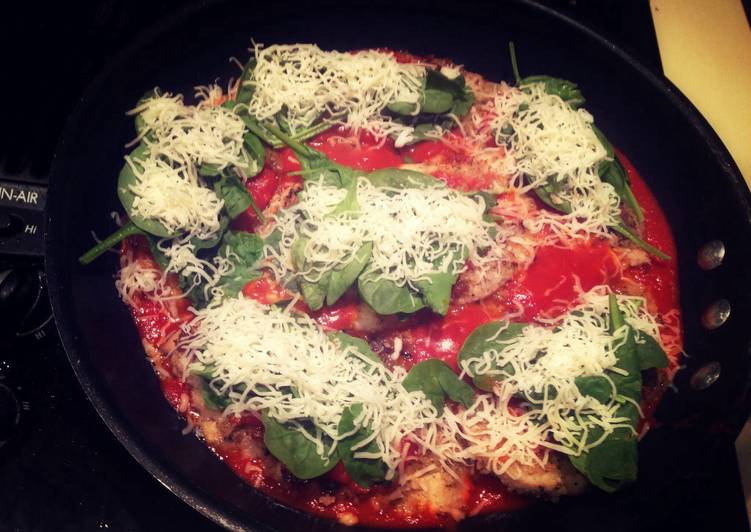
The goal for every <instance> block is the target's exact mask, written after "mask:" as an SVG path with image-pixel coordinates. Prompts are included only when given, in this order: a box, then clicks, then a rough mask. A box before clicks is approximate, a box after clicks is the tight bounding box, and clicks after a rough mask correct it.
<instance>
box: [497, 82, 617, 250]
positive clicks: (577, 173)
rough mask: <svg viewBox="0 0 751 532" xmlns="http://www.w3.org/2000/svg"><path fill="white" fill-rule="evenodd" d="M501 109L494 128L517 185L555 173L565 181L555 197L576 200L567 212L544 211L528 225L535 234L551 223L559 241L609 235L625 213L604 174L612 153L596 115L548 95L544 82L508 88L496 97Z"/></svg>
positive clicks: (529, 184) (530, 184)
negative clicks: (602, 169)
mask: <svg viewBox="0 0 751 532" xmlns="http://www.w3.org/2000/svg"><path fill="white" fill-rule="evenodd" d="M495 112H496V116H495V117H494V119H493V121H492V128H493V130H494V131H495V134H496V142H497V143H498V144H503V145H507V146H508V148H509V151H508V156H509V157H510V158H511V160H512V161H513V164H514V176H515V186H516V188H518V189H519V190H520V191H523V192H526V191H531V190H532V189H534V188H536V187H537V186H539V185H541V184H544V183H545V182H546V181H547V180H548V179H549V178H551V176H553V177H552V179H555V180H556V181H557V182H558V183H560V185H561V191H560V192H559V193H558V194H556V195H555V196H554V197H553V198H552V199H553V201H554V202H561V203H563V202H568V203H569V204H570V208H571V212H570V213H567V214H560V213H557V212H553V211H551V210H549V209H541V210H539V211H538V212H537V213H536V214H535V216H533V217H531V218H530V219H528V220H527V221H526V222H525V226H526V227H527V228H528V229H529V230H531V231H533V232H540V231H542V229H543V228H544V227H549V228H550V229H552V234H553V236H554V239H553V241H555V240H558V241H560V240H564V241H566V240H571V239H581V238H587V237H589V236H591V235H598V236H602V237H608V236H609V231H608V227H609V226H612V225H615V223H616V221H617V220H618V217H619V216H620V198H619V197H618V194H616V192H615V189H614V188H613V187H612V185H610V184H608V183H604V182H602V181H601V180H600V177H599V175H598V171H597V169H598V165H599V164H600V162H602V161H604V160H606V157H607V153H606V151H605V148H604V147H603V145H602V143H601V142H600V140H599V139H598V138H597V136H596V135H595V133H594V130H593V129H592V125H593V122H594V120H593V118H592V115H591V114H590V113H589V112H587V111H586V110H585V109H583V108H580V109H576V110H574V109H571V108H570V107H569V105H568V104H567V103H566V102H565V101H564V100H563V99H561V98H560V96H557V95H552V94H547V93H546V92H545V88H544V85H543V84H542V83H531V84H528V85H525V86H524V87H522V88H521V90H520V89H517V88H511V87H505V88H504V90H503V91H500V92H499V93H498V95H497V96H496V98H495ZM509 128H510V129H509Z"/></svg>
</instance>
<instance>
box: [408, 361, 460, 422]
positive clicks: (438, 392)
mask: <svg viewBox="0 0 751 532" xmlns="http://www.w3.org/2000/svg"><path fill="white" fill-rule="evenodd" d="M402 386H404V388H405V389H406V390H407V391H409V392H417V391H420V392H423V393H424V394H425V397H427V398H428V399H429V400H430V402H431V403H433V406H435V408H436V410H438V413H439V414H441V413H443V406H444V403H445V402H446V397H448V398H449V399H451V400H453V401H457V402H459V403H461V404H462V405H464V406H465V407H466V408H469V407H470V406H472V401H473V399H474V392H473V391H472V387H471V386H470V385H469V384H467V383H466V382H464V381H463V380H461V379H460V378H459V377H458V376H457V375H456V373H454V372H453V370H452V369H451V368H450V367H449V365H448V364H446V363H445V362H444V361H442V360H438V359H436V358H432V359H430V360H425V361H424V362H420V363H419V364H416V365H415V366H413V367H412V369H410V370H409V373H408V374H407V376H406V377H405V378H404V380H403V381H402Z"/></svg>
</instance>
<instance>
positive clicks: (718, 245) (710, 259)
mask: <svg viewBox="0 0 751 532" xmlns="http://www.w3.org/2000/svg"><path fill="white" fill-rule="evenodd" d="M724 258H725V244H723V243H722V241H721V240H710V241H709V242H707V243H706V244H704V246H702V248H701V249H700V250H699V253H697V255H696V262H697V263H698V264H699V268H701V269H702V270H714V269H715V268H717V267H718V266H719V265H720V264H722V261H723V259H724Z"/></svg>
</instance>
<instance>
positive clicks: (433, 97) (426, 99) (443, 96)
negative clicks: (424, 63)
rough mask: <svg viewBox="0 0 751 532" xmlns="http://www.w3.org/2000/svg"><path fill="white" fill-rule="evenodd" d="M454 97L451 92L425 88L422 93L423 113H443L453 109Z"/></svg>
mask: <svg viewBox="0 0 751 532" xmlns="http://www.w3.org/2000/svg"><path fill="white" fill-rule="evenodd" d="M453 103H454V97H453V95H452V94H451V93H449V92H443V91H441V90H437V89H425V92H423V94H422V105H421V107H420V112H421V113H431V114H441V113H447V112H449V111H450V110H451V106H452V105H453Z"/></svg>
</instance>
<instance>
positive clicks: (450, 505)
mask: <svg viewBox="0 0 751 532" xmlns="http://www.w3.org/2000/svg"><path fill="white" fill-rule="evenodd" d="M425 468H431V469H430V470H428V471H427V472H425V473H422V474H420V475H419V476H416V477H415V478H412V479H410V480H408V481H407V482H406V483H405V484H404V486H402V488H401V493H402V500H401V504H402V505H403V506H404V508H405V510H406V511H407V512H408V513H410V514H417V513H419V512H420V511H424V510H429V511H431V512H433V513H436V514H446V515H450V516H451V517H453V518H454V519H456V520H459V519H462V518H463V517H464V516H465V509H466V506H467V502H468V498H469V488H470V483H469V472H468V471H467V470H466V469H464V468H454V469H453V472H454V473H455V474H456V475H457V477H458V478H455V477H454V476H452V475H450V474H449V473H448V472H447V471H446V470H445V469H443V468H442V467H441V466H440V464H438V463H437V462H436V461H435V460H433V459H431V458H427V457H424V458H421V459H420V460H416V461H414V462H411V463H410V464H409V465H408V466H407V467H406V468H405V477H408V476H409V475H410V474H414V473H417V472H419V471H421V470H425Z"/></svg>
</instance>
